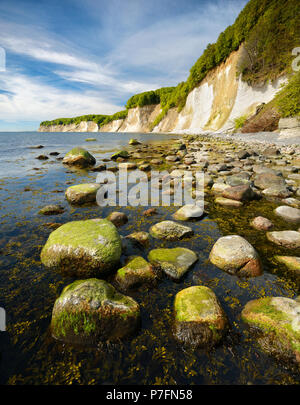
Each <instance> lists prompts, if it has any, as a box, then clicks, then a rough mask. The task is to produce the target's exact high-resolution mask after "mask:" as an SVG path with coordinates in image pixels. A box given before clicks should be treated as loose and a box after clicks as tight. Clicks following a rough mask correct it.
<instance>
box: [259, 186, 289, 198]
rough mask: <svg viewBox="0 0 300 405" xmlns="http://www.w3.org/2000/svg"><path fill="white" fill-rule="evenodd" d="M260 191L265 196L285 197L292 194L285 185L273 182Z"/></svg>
mask: <svg viewBox="0 0 300 405" xmlns="http://www.w3.org/2000/svg"><path fill="white" fill-rule="evenodd" d="M262 193H263V195H265V196H267V197H277V198H286V197H289V196H290V195H291V194H292V193H291V192H290V191H289V190H288V189H287V187H285V186H282V185H278V184H275V185H273V186H272V187H268V188H266V189H264V190H263V191H262Z"/></svg>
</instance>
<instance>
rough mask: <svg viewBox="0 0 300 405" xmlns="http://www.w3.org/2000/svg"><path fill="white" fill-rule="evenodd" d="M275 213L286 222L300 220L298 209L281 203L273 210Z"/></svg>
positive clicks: (299, 210)
mask: <svg viewBox="0 0 300 405" xmlns="http://www.w3.org/2000/svg"><path fill="white" fill-rule="evenodd" d="M274 212H275V214H276V215H278V216H279V217H281V218H283V219H284V220H286V221H288V222H293V223H299V222H300V209H298V208H293V207H289V206H287V205H282V206H280V207H277V208H276V209H275V210H274Z"/></svg>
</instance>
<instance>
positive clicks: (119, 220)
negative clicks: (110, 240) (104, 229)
mask: <svg viewBox="0 0 300 405" xmlns="http://www.w3.org/2000/svg"><path fill="white" fill-rule="evenodd" d="M107 219H108V220H109V221H111V222H112V223H113V224H114V225H115V226H116V227H117V228H119V227H120V226H123V225H125V224H127V222H128V217H127V215H126V214H124V213H123V212H118V211H114V212H112V213H111V214H109V216H108V217H107Z"/></svg>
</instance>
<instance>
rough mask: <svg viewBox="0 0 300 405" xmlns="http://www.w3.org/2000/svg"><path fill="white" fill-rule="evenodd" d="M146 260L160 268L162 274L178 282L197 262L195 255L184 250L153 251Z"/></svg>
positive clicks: (188, 250) (179, 248)
mask: <svg viewBox="0 0 300 405" xmlns="http://www.w3.org/2000/svg"><path fill="white" fill-rule="evenodd" d="M148 260H149V261H150V263H152V264H153V265H155V266H158V267H159V268H161V270H163V271H164V273H166V274H167V276H169V277H170V278H172V279H174V280H179V279H180V278H181V277H182V276H183V275H184V274H185V273H186V272H187V271H188V270H189V269H190V267H191V266H192V265H193V264H194V263H195V262H196V261H197V260H198V257H197V255H196V253H194V252H193V251H192V250H190V249H186V248H181V247H178V248H174V249H153V250H151V251H150V253H149V255H148Z"/></svg>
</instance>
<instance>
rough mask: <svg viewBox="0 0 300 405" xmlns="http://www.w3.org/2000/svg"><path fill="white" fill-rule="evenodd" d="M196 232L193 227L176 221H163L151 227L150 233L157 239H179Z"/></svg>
mask: <svg viewBox="0 0 300 405" xmlns="http://www.w3.org/2000/svg"><path fill="white" fill-rule="evenodd" d="M193 234H194V232H193V230H192V228H190V227H189V226H184V225H181V224H177V223H176V222H174V221H162V222H158V223H157V224H155V225H153V226H152V227H151V228H150V235H151V236H153V237H154V238H156V239H166V240H179V239H182V238H185V237H189V236H192V235H193Z"/></svg>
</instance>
